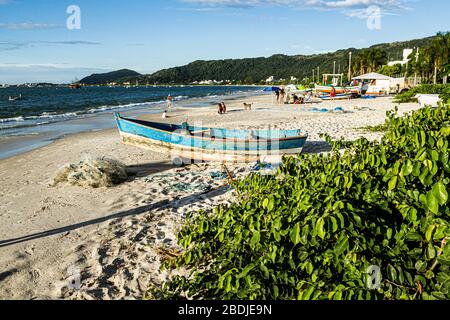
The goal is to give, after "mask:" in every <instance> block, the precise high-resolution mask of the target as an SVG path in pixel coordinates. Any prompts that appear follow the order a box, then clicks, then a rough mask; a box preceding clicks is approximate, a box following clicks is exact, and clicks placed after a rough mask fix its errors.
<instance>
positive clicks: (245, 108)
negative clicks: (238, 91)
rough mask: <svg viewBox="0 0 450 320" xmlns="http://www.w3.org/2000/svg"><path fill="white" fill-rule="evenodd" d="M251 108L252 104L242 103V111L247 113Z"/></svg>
mask: <svg viewBox="0 0 450 320" xmlns="http://www.w3.org/2000/svg"><path fill="white" fill-rule="evenodd" d="M252 106H253V103H245V102H244V110H245V111H247V110H249V111H251V110H252Z"/></svg>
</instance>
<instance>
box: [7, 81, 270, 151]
mask: <svg viewBox="0 0 450 320" xmlns="http://www.w3.org/2000/svg"><path fill="white" fill-rule="evenodd" d="M261 92H262V88H261V87H247V86H244V87H243V86H185V87H169V86H166V87H131V88H124V87H114V88H109V87H83V88H80V89H70V88H64V87H45V88H23V87H20V88H17V87H9V88H0V159H4V158H8V157H11V156H14V155H17V154H19V153H22V152H26V151H29V150H32V149H34V148H37V147H41V146H43V145H46V144H49V143H51V142H52V141H54V140H56V139H59V138H61V137H63V136H65V135H68V134H73V133H79V132H85V131H96V130H102V129H108V128H113V127H114V126H115V122H114V118H113V116H112V113H113V112H116V111H119V112H122V113H126V115H127V116H136V115H139V114H142V113H157V112H161V111H162V110H163V109H164V108H165V106H166V102H165V101H166V99H167V96H168V95H169V94H170V95H171V96H172V97H173V100H174V102H173V106H174V108H177V107H188V108H189V107H192V108H195V107H201V106H207V105H211V104H215V103H218V102H220V101H221V100H226V99H230V98H235V97H236V98H239V97H244V96H249V95H254V94H259V93H261ZM19 95H22V99H21V100H17V101H9V97H10V96H12V97H16V96H19Z"/></svg>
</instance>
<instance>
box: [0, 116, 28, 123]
mask: <svg viewBox="0 0 450 320" xmlns="http://www.w3.org/2000/svg"><path fill="white" fill-rule="evenodd" d="M23 121H25V118H24V117H22V116H19V117H14V118H5V119H0V123H8V122H23Z"/></svg>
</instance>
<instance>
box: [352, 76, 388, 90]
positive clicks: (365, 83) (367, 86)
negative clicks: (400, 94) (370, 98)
mask: <svg viewBox="0 0 450 320" xmlns="http://www.w3.org/2000/svg"><path fill="white" fill-rule="evenodd" d="M353 80H357V81H359V82H360V85H361V93H362V94H366V95H388V94H390V93H391V82H392V80H393V79H392V78H391V77H388V76H385V75H383V74H379V73H375V72H372V73H367V74H363V75H361V76H358V77H354V78H353Z"/></svg>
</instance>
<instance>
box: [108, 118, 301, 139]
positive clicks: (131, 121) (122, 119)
mask: <svg viewBox="0 0 450 320" xmlns="http://www.w3.org/2000/svg"><path fill="white" fill-rule="evenodd" d="M116 119H117V121H119V120H121V121H126V122H129V123H132V124H133V125H136V126H140V127H143V128H149V129H152V130H155V131H159V132H163V133H169V134H175V135H177V136H181V137H185V135H182V134H179V133H174V132H170V131H167V130H161V129H157V128H154V127H151V126H146V125H143V124H140V123H137V122H135V121H133V119H128V118H123V117H122V116H120V115H118V116H117V117H116ZM139 121H144V122H148V123H150V121H145V120H139ZM168 125H170V124H168ZM208 129H214V128H208ZM216 129H219V128H216ZM119 130H120V131H122V130H121V128H120V127H119ZM225 130H226V129H225ZM122 132H125V131H122ZM134 135H136V134H134ZM191 137H192V138H197V139H198V138H200V139H202V140H225V141H232V142H247V141H252V140H251V139H238V138H232V139H231V138H229V139H227V138H219V137H208V136H196V135H195V134H193V135H192V136H191ZM308 137H309V135H308V134H306V135H302V136H297V137H287V138H276V139H270V140H269V139H254V140H256V141H289V140H299V139H307V138H308Z"/></svg>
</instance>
